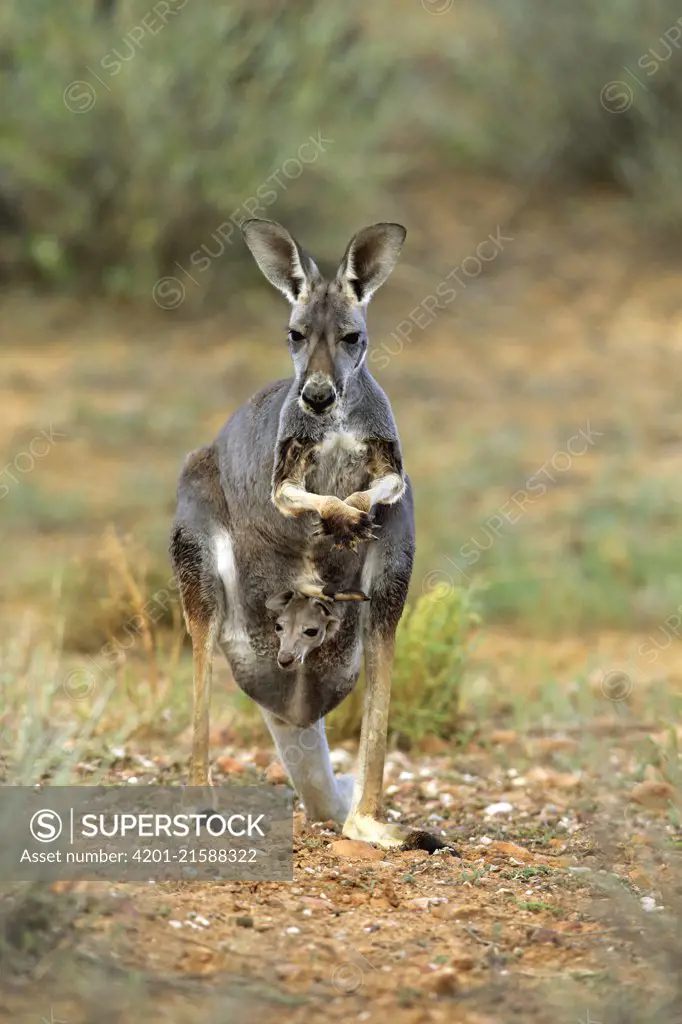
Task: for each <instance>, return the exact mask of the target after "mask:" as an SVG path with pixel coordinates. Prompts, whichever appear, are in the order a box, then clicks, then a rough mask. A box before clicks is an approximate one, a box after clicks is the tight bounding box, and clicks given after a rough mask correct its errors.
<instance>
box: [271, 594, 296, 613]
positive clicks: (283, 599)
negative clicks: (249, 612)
mask: <svg viewBox="0 0 682 1024" xmlns="http://www.w3.org/2000/svg"><path fill="white" fill-rule="evenodd" d="M293 596H294V592H293V590H283V591H282V592H281V593H280V594H275V596H274V597H270V598H268V600H267V601H266V602H265V607H266V608H267V609H268V611H269V612H274V613H275V614H276V615H279V613H280V612H283V611H284V609H285V608H286V606H287V605H288V604H289V601H291V599H292V597H293Z"/></svg>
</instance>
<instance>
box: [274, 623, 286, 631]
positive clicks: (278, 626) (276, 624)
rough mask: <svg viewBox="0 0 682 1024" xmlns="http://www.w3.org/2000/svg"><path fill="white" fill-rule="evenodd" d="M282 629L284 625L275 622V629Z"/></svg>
mask: <svg viewBox="0 0 682 1024" xmlns="http://www.w3.org/2000/svg"><path fill="white" fill-rule="evenodd" d="M283 629H284V626H283V625H282V623H281V622H276V623H275V630H276V632H278V633H281V632H282V630H283Z"/></svg>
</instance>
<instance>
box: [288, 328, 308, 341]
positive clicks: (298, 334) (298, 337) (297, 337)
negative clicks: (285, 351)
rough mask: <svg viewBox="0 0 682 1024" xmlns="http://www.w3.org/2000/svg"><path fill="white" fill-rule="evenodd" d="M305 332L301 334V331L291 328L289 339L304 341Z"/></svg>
mask: <svg viewBox="0 0 682 1024" xmlns="http://www.w3.org/2000/svg"><path fill="white" fill-rule="evenodd" d="M304 338H305V334H301V332H300V331H295V330H294V329H293V328H290V329H289V341H303V340H304Z"/></svg>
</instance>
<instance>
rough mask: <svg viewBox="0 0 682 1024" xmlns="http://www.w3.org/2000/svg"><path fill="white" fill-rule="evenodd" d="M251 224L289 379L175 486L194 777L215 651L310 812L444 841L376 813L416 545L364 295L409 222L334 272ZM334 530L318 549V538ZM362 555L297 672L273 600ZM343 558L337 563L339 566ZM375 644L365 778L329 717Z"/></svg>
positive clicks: (201, 756) (394, 841)
mask: <svg viewBox="0 0 682 1024" xmlns="http://www.w3.org/2000/svg"><path fill="white" fill-rule="evenodd" d="M242 234H243V237H244V240H245V242H246V245H247V246H248V248H249V249H250V250H251V253H252V255H253V256H254V258H255V260H256V263H257V264H258V266H259V267H260V269H261V271H262V272H263V274H264V275H265V277H266V278H267V279H268V280H269V281H270V283H271V284H273V285H274V286H275V288H277V289H279V291H281V292H282V293H283V294H284V295H285V297H286V298H287V299H288V300H289V303H290V305H291V316H290V320H289V326H288V346H289V352H290V355H291V359H292V363H293V376H292V377H290V378H288V379H287V380H280V381H277V382H275V383H272V384H269V385H268V386H267V387H265V388H264V389H263V390H262V391H260V392H259V393H258V394H256V395H254V396H253V397H252V398H251V399H250V400H249V401H248V402H247V403H246V404H245V405H243V406H242V407H241V408H240V409H239V410H238V411H237V412H236V413H235V414H234V415H233V416H232V417H231V419H230V420H228V422H227V423H226V424H225V426H224V427H223V429H222V430H221V431H220V433H219V434H218V437H217V438H216V439H215V441H214V442H213V443H212V444H211V445H208V446H206V447H204V448H201V449H199V450H198V451H195V452H193V453H191V454H190V455H189V456H188V457H187V460H186V462H185V466H184V468H183V470H182V473H181V475H180V480H179V484H178V503H177V511H176V516H175V520H174V523H173V527H172V534H171V543H170V556H171V561H172V564H173V567H174V571H175V573H176V576H177V579H178V583H179V589H180V594H181V599H182V605H183V611H184V616H185V622H186V625H187V629H188V631H189V634H190V636H191V640H192V649H193V657H194V711H193V741H192V760H191V766H190V776H189V779H190V784H191V785H195V786H203V785H206V784H208V782H209V771H208V735H209V701H210V684H211V668H212V657H213V651H214V648H215V647H216V646H219V647H220V648H221V650H222V652H223V653H224V654H225V656H226V658H227V660H228V662H229V665H230V667H231V670H232V674H233V676H234V679H235V681H236V683H237V685H238V686H239V687H240V688H241V689H242V690H243V691H244V692H245V693H246V694H247V695H248V696H250V697H251V698H252V699H253V700H254V701H255V702H256V703H257V704H258V705H259V706H260V709H261V711H262V713H263V716H264V718H265V721H266V723H267V726H268V728H269V730H270V733H271V734H272V737H273V740H274V742H275V745H276V747H277V750H278V753H279V755H280V757H281V759H282V761H283V763H284V765H285V767H286V769H287V772H288V774H289V777H290V780H291V782H292V785H293V787H294V789H295V790H296V792H297V794H298V796H299V798H300V799H301V800H302V802H303V805H304V808H305V811H306V814H307V816H308V818H310V819H312V820H316V821H325V820H330V819H331V820H335V821H337V822H339V823H341V824H342V825H343V833H344V834H345V835H346V836H348V837H350V838H354V839H360V840H365V841H368V842H373V843H378V844H380V845H382V846H385V847H392V846H401V845H402V846H404V845H407V846H422V847H423V848H425V849H430V850H433V849H436V848H438V847H440V846H443V845H445V844H443V843H442V842H441V841H440V840H439V839H437V838H436V837H435V836H432V835H431V834H430V833H424V832H421V831H420V830H411V829H408V828H406V827H405V826H402V825H397V824H389V823H387V822H385V821H382V820H381V818H380V811H381V803H382V800H381V798H382V787H383V770H384V759H385V752H386V734H387V725H388V710H389V700H390V688H391V665H392V661H393V650H394V639H395V632H396V627H397V625H398V621H399V619H400V616H401V614H402V611H403V607H404V604H405V600H406V597H407V589H408V584H409V581H410V575H411V571H412V563H413V558H414V515H413V503H412V492H411V486H410V481H409V478H408V477H407V475H406V473H405V470H404V468H403V460H402V453H401V446H400V441H399V438H398V431H397V428H396V425H395V420H394V417H393V413H392V411H391V406H390V404H389V402H388V399H387V398H386V395H385V394H384V392H383V391H382V389H381V388H380V387H379V385H378V384H377V383H376V381H375V380H374V379H373V377H372V376H371V375H370V373H369V371H368V369H367V367H366V365H365V357H366V354H367V345H368V341H367V326H366V310H367V304H368V302H369V300H370V298H371V297H372V295H373V294H374V292H375V291H376V290H377V288H379V287H380V286H381V285H382V284H383V283H384V281H385V280H386V278H387V277H388V276H389V274H390V273H391V271H392V270H393V267H394V266H395V263H396V261H397V259H398V256H399V253H400V249H401V247H402V244H403V241H404V238H405V234H406V232H405V229H404V228H403V227H402V226H401V225H399V224H384V223H381V224H374V225H371V226H370V227H367V228H364V229H363V230H361V231H359V232H358V233H357V234H356V235H354V236H353V238H352V239H351V240H350V242H349V244H348V246H347V248H346V252H345V254H344V256H343V259H342V260H341V263H340V265H339V268H338V271H337V273H336V275H335V277H334V279H333V280H331V281H325V280H324V279H323V277H322V275H321V274H320V271H319V270H318V268H317V266H316V265H315V263H314V262H313V260H312V259H311V258H310V256H308V254H307V253H306V252H305V251H304V250H303V249H302V248H301V246H300V245H299V244H298V242H297V241H295V239H294V238H292V236H291V235H290V234H289V232H288V231H286V229H285V228H283V227H282V226H281V225H280V224H277V223H275V222H274V221H267V220H259V219H251V220H247V221H245V222H244V223H243V224H242ZM325 539H326V540H327V542H328V545H330V547H328V548H327V549H325V551H326V554H323V557H322V559H321V560H320V557H319V544H320V541H321V540H325ZM339 555H343V556H344V557H349V558H354V559H356V560H357V566H356V567H357V572H358V577H359V580H360V586H359V589H360V590H361V591H362V593H363V594H365V595H367V596H368V597H369V599H370V600H368V601H365V602H348V604H347V606H346V610H345V613H344V615H343V618H342V621H341V622H340V623H339V626H338V628H337V629H336V630H335V631H334V632H333V635H330V631H329V630H327V633H326V636H325V642H324V643H323V644H321V645H319V646H318V647H316V648H315V649H312V650H310V651H309V652H308V653H307V655H306V657H305V660H304V661H303V662H301V663H299V664H297V665H296V666H295V667H294V668H293V671H291V672H288V673H285V672H283V670H282V668H281V667H280V664H279V663H278V656H279V654H280V647H279V644H278V640H277V635H276V633H275V631H274V630H273V628H272V620H271V619H270V616H269V613H268V609H267V608H266V604H267V601H268V600H269V599H270V598H271V596H272V595H273V594H275V595H276V594H279V593H280V592H281V591H286V590H290V589H291V580H296V579H297V580H299V581H303V584H304V586H305V581H306V580H307V581H308V583H309V587H311V588H312V591H313V593H314V592H316V589H317V588H320V587H322V589H324V585H323V584H322V582H321V581H322V580H325V579H330V578H331V577H333V571H332V573H331V576H330V575H329V573H328V572H327V570H328V569H329V566H328V565H327V564H326V560H327V559H330V560H332V561H333V560H334V559H335V558H337V557H339ZM332 569H333V566H332ZM363 652H364V660H365V673H366V697H365V705H364V713H363V719H362V727H361V737H360V745H359V753H358V771H357V777H356V779H355V782H354V783H353V781H352V780H351V779H349V778H348V777H345V778H344V777H342V778H340V779H337V778H335V777H334V773H333V771H332V766H331V762H330V758H329V748H328V745H327V740H326V735H325V729H324V717H325V715H327V714H328V713H329V712H330V711H332V710H333V708H335V707H336V706H337V705H338V704H339V703H340V702H341V701H342V700H343V699H344V698H345V697H346V696H347V695H348V694H349V693H350V692H351V690H352V689H353V687H354V686H355V683H356V682H357V679H358V675H359V670H360V663H361V659H362V656H363Z"/></svg>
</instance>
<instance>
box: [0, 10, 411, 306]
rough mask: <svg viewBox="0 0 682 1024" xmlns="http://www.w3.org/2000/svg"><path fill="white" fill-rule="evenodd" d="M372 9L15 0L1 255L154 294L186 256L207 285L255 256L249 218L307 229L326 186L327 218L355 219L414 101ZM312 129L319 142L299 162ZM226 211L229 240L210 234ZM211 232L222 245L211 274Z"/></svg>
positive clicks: (2, 24)
mask: <svg viewBox="0 0 682 1024" xmlns="http://www.w3.org/2000/svg"><path fill="white" fill-rule="evenodd" d="M159 8H160V9H161V11H162V12H163V11H164V10H165V9H167V8H168V9H169V13H168V14H165V16H163V17H162V16H161V15H160V14H159V12H158V9H159ZM362 10H363V5H362V4H361V3H360V2H359V0H349V2H348V3H345V4H334V5H329V4H319V3H316V2H314V0H298V2H296V3H290V4H280V3H274V2H272V3H266V4H262V3H261V4H256V5H254V4H252V3H250V2H246V0H242V2H234V3H230V4H199V5H196V4H189V3H187V0H169V3H167V4H163V5H160V4H157V5H150V4H149V2H148V0H144V2H142V0H119V2H118V3H116V4H114V5H113V11H114V13H113V16H112V17H110V18H97V17H96V14H95V12H94V5H90V4H85V3H66V4H63V5H60V7H59V9H58V10H57V9H56V8H55V7H54V5H51V4H47V3H45V2H42V3H33V4H31V5H27V4H25V3H23V2H22V0H9V2H8V3H7V4H5V5H4V6H3V10H2V12H0V36H1V38H2V67H1V68H0V75H1V81H2V91H3V104H2V123H1V128H2V136H3V154H2V163H1V164H0V194H2V196H3V197H4V196H9V197H13V198H14V199H16V200H17V202H16V206H17V208H18V209H20V211H21V213H20V219H21V224H20V230H19V231H18V233H16V234H15V236H14V237H13V240H11V244H10V241H8V240H7V239H4V241H3V247H2V249H1V250H0V264H4V265H5V267H9V266H10V265H12V266H13V267H14V268H16V267H19V268H20V269H23V270H24V271H26V270H30V271H31V272H32V273H33V275H34V276H35V275H38V276H39V277H40V278H41V279H42V280H43V281H46V282H48V283H55V284H57V283H63V282H64V281H65V280H67V281H71V282H77V283H78V284H79V285H81V286H82V287H84V288H95V289H105V290H108V291H114V292H134V293H139V294H144V295H146V296H149V294H150V292H151V289H152V287H153V284H154V282H155V281H156V280H157V279H158V278H159V276H160V275H161V274H164V273H171V272H172V267H173V264H174V261H178V262H179V263H180V264H182V266H183V267H184V268H185V269H186V270H187V271H188V272H189V273H192V274H193V276H194V277H195V280H196V281H197V283H196V284H194V285H192V284H191V282H190V281H189V280H188V279H187V278H186V277H182V280H183V281H184V283H185V284H186V285H188V287H189V286H191V287H192V288H193V289H194V291H193V294H195V295H196V296H198V297H200V296H201V295H202V294H204V293H205V292H206V291H207V290H208V288H209V285H210V283H211V281H212V280H213V278H214V275H215V272H216V268H217V265H218V264H219V263H220V266H221V268H222V269H224V268H225V265H226V264H231V263H234V262H235V261H239V260H241V259H242V258H243V253H242V252H241V247H238V246H233V245H232V244H231V241H232V240H231V237H230V236H231V235H236V233H237V232H236V228H235V222H238V221H241V220H243V219H244V218H246V217H248V216H253V215H254V214H255V215H256V216H273V215H274V216H276V217H280V218H282V219H286V220H287V221H288V222H289V223H292V222H293V224H294V226H295V225H296V221H297V218H302V217H303V216H305V217H306V220H307V219H309V218H310V214H311V211H312V210H314V209H315V208H316V203H317V201H318V200H320V197H321V196H322V195H324V220H325V222H326V225H327V227H329V225H330V222H331V223H333V218H334V211H335V210H338V211H339V217H340V216H343V217H344V219H346V217H347V201H348V199H349V198H350V196H351V194H352V195H353V200H354V203H355V205H356V207H357V206H358V205H359V204H360V200H361V197H359V196H358V195H357V189H356V185H357V181H358V177H359V176H361V178H362V185H363V192H364V194H367V193H368V190H369V189H370V188H371V186H372V184H373V183H377V182H379V181H381V180H382V179H383V176H384V175H385V174H386V173H387V171H388V170H389V169H390V168H391V167H392V166H393V164H392V157H391V147H390V145H389V144H388V140H387V134H386V133H387V132H388V131H389V129H390V126H391V125H392V124H394V123H395V120H396V118H397V116H398V113H399V108H398V101H397V97H396V96H395V90H394V89H393V88H392V80H393V77H394V70H393V64H392V61H390V60H389V59H388V55H387V54H385V53H384V52H382V51H381V50H379V49H378V48H377V46H376V45H375V43H374V42H373V41H372V39H371V38H370V37H369V36H368V35H367V34H366V33H364V32H362V31H360V17H361V14H362ZM310 139H313V140H315V139H317V140H320V139H321V140H322V144H321V145H318V147H317V148H315V144H313V143H311V144H310V145H308V146H307V148H306V149H305V150H304V151H303V153H304V157H303V159H301V149H300V147H301V146H302V145H303V144H305V143H306V142H307V141H308V140H310ZM287 161H290V163H288V164H287ZM273 175H277V177H276V178H273V177H272V176H273ZM251 199H252V200H253V204H252V205H251V208H250V209H249V208H248V207H245V206H244V203H245V202H246V203H249V201H250V200H251ZM231 216H233V217H234V221H233V222H230V220H229V218H230V217H231ZM314 223H315V222H314V219H313V229H312V233H313V236H314ZM221 225H223V226H224V227H223V235H224V236H228V238H227V241H221V239H220V237H218V239H217V240H216V239H212V237H211V236H212V233H213V232H216V231H217V229H218V228H220V227H221ZM346 230H347V224H346ZM308 233H309V234H310V233H311V232H310V229H309V232H308ZM202 243H206V245H207V246H208V247H209V248H210V250H211V252H212V253H213V254H216V253H218V252H219V251H220V249H221V248H222V249H223V250H224V251H223V256H222V261H221V260H219V259H218V257H217V256H216V259H215V260H212V265H211V267H210V268H207V269H206V270H200V271H199V272H198V273H197V272H196V271H193V270H192V266H193V264H192V263H191V262H190V256H191V254H192V252H193V251H196V250H198V249H199V248H200V246H201V245H202ZM175 273H177V271H175Z"/></svg>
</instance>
